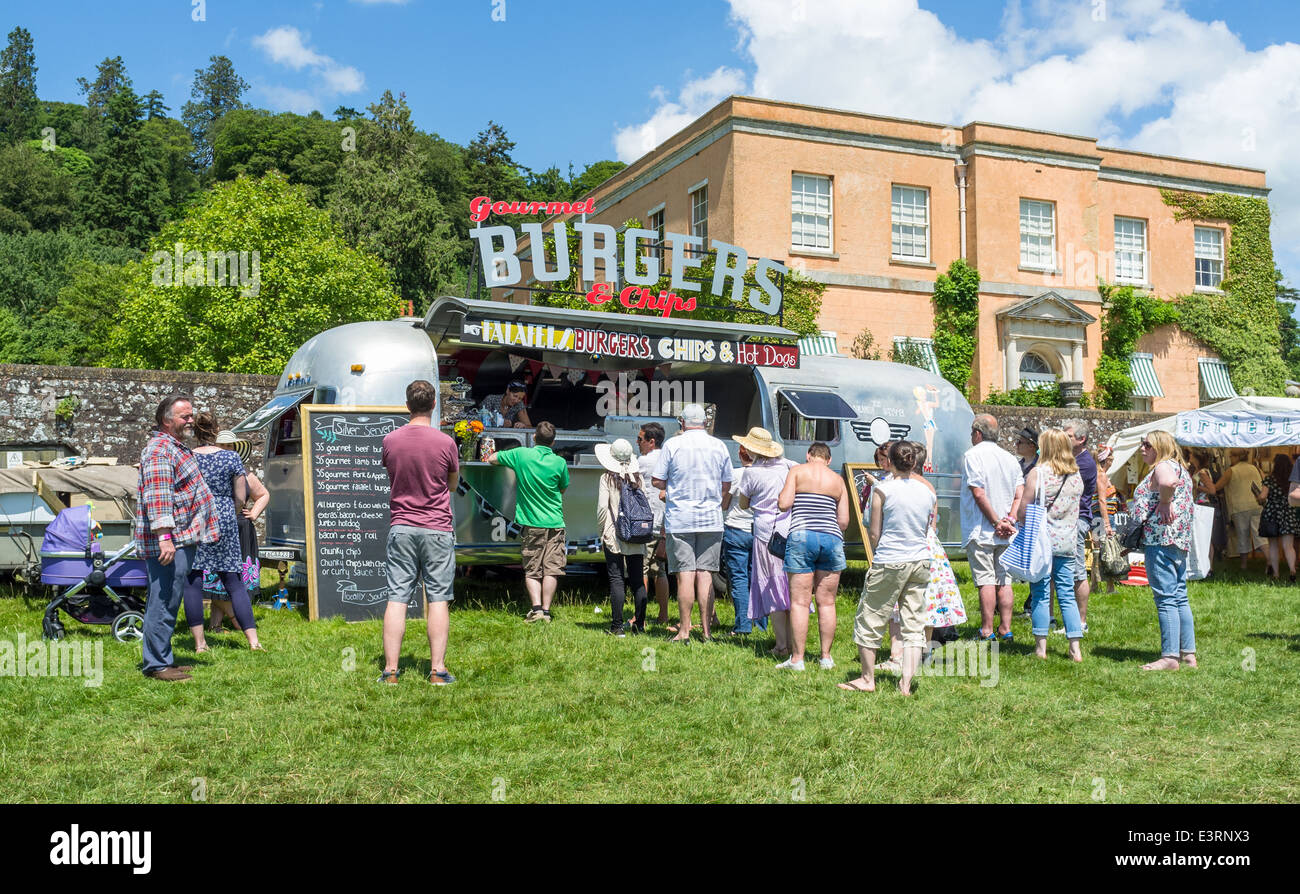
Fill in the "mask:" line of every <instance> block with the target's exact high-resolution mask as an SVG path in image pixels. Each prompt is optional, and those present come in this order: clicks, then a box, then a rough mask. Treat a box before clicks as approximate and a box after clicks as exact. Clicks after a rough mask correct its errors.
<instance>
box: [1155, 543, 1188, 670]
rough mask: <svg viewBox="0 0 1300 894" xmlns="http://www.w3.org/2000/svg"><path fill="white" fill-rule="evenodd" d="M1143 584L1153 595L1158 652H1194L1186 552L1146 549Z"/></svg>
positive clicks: (1171, 655)
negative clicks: (1145, 578) (1158, 628)
mask: <svg viewBox="0 0 1300 894" xmlns="http://www.w3.org/2000/svg"><path fill="white" fill-rule="evenodd" d="M1146 559H1147V583H1149V584H1150V585H1151V592H1152V593H1154V594H1155V597H1156V617H1157V618H1159V620H1160V655H1161V657H1162V658H1177V657H1178V653H1179V652H1195V651H1196V630H1195V627H1194V626H1193V623H1192V607H1191V605H1190V604H1189V603H1188V602H1187V551H1186V550H1181V549H1178V548H1177V547H1174V546H1148V547H1147V548H1146Z"/></svg>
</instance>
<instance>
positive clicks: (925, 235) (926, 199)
mask: <svg viewBox="0 0 1300 894" xmlns="http://www.w3.org/2000/svg"><path fill="white" fill-rule="evenodd" d="M890 220H891V222H892V226H893V233H892V236H891V251H892V252H893V256H894V257H895V258H898V259H899V260H903V261H929V260H930V191H929V190H928V189H918V188H916V187H914V186H895V187H894V194H893V198H892V200H891V209H890Z"/></svg>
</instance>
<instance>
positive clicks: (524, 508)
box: [487, 422, 569, 624]
mask: <svg viewBox="0 0 1300 894" xmlns="http://www.w3.org/2000/svg"><path fill="white" fill-rule="evenodd" d="M533 443H534V444H535V445H536V446H534V447H516V448H515V449H514V450H507V451H505V452H504V453H492V454H490V455H488V457H487V461H488V462H490V463H493V464H494V465H498V466H505V467H506V468H508V469H513V470H514V472H515V523H516V524H517V525H519V526H520V527H522V528H523V529H524V544H523V559H524V586H525V587H526V588H527V589H528V599H529V602H531V603H532V608H530V609H529V610H528V616H527V617H526V618H525V619H524V620H526V621H527V622H528V623H530V624H531V623H533V622H534V621H549V620H551V600H552V599H554V598H555V588H556V586H557V584H558V582H559V581H558V579H559V577H560V576H561V575H562V574H564V564H565V557H564V491H565V490H566V489H567V488H568V486H569V466H568V464H567V463H565V461H564V458H563V457H560V456H556V455H555V451H553V450H551V445H552V444H554V443H555V426H554V425H552V424H551V423H549V422H539V423H538V424H537V430H536V432H535V433H534V435H533Z"/></svg>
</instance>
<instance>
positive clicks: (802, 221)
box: [790, 174, 832, 252]
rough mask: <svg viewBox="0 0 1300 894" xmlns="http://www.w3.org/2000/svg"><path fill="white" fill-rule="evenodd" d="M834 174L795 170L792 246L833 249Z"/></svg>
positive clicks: (792, 203) (792, 201)
mask: <svg viewBox="0 0 1300 894" xmlns="http://www.w3.org/2000/svg"><path fill="white" fill-rule="evenodd" d="M831 217H832V207H831V178H829V177H818V176H817V175H815V174H795V175H794V176H793V177H792V178H791V181H790V247H791V248H801V249H804V250H808V251H826V252H829V251H830V250H831Z"/></svg>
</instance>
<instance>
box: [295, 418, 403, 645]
mask: <svg viewBox="0 0 1300 894" xmlns="http://www.w3.org/2000/svg"><path fill="white" fill-rule="evenodd" d="M299 419H300V422H301V425H302V445H303V452H302V460H303V464H302V468H303V479H302V480H303V504H304V508H305V511H306V514H307V519H306V521H307V525H306V527H307V604H308V611H309V614H308V617H310V618H311V620H313V621H315V620H317V619H318V618H329V617H334V616H341V617H343V618H345V619H347V620H349V621H365V620H369V619H372V618H382V617H383V615H384V610H385V607H386V606H387V604H388V527H389V522H390V516H389V510H388V499H389V493H390V491H389V484H388V472H387V470H385V469H384V464H383V443H384V436H385V435H387V434H388V433H389V432H392V431H396V430H397V429H398V428H401V427H402V426H403V425H405V424H406V423H407V422H408V421H410V414H409V413H408V412H407V409H406V408H405V407H353V406H346V407H340V406H335V405H332V404H307V405H304V406H302V407H301V408H300V410H299ZM424 611H425V600H424V597H423V592H422V593H421V598H420V599H418V600H416V602H414V603H412V604H411V605H410V606H409V607H408V609H407V613H406V614H407V617H408V618H422V617H424Z"/></svg>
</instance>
